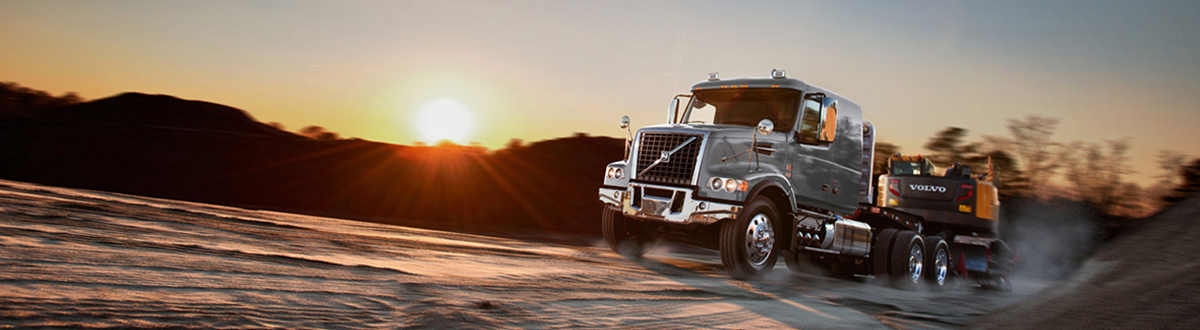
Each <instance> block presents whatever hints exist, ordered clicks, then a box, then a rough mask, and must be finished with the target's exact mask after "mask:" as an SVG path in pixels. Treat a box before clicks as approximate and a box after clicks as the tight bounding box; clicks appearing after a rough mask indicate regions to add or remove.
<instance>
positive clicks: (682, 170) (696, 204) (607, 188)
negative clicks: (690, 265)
mask: <svg viewBox="0 0 1200 330" xmlns="http://www.w3.org/2000/svg"><path fill="white" fill-rule="evenodd" d="M861 127H862V114H861V110H860V108H859V106H858V104H857V103H855V102H854V101H852V100H850V99H848V98H845V97H843V96H841V95H838V94H837V93H834V92H832V91H829V90H826V89H823V88H820V87H818V86H814V85H811V84H809V83H806V82H804V81H801V80H797V79H793V78H789V77H787V75H786V72H784V71H779V70H774V71H772V74H771V77H769V78H743V79H729V80H722V79H720V78H719V76H718V75H712V76H710V78H709V79H708V80H706V81H701V82H699V83H696V84H695V85H693V86H692V88H691V94H685V95H680V96H677V97H676V98H675V99H673V101H672V102H671V106H670V107H669V109H668V122H667V123H666V124H661V125H654V126H648V127H643V128H641V129H638V130H637V132H636V133H633V134H630V135H631V138H632V141H631V143H629V151H628V152H627V158H626V159H624V160H621V161H617V162H613V163H611V164H609V165H608V168H607V169H606V172H605V180H604V185H603V186H602V187H601V188H600V191H599V194H600V200H601V201H602V202H604V203H605V204H607V207H606V210H605V215H604V218H605V219H613V220H612V221H618V222H621V224H619V225H618V227H619V228H609V227H613V226H612V224H609V225H606V226H605V227H606V228H608V229H609V230H608V231H606V233H610V234H613V235H616V236H618V237H611V239H608V240H609V243H610V245H612V246H613V248H614V250H617V251H618V252H620V253H622V254H624V255H629V256H640V255H641V254H642V253H645V250H647V249H648V248H649V247H648V246H649V245H650V244H652V241H653V240H652V238H676V239H678V240H681V241H685V242H688V243H693V244H696V245H700V246H706V247H714V248H720V246H721V244H722V243H721V235H722V234H721V232H722V231H723V230H722V229H721V227H722V226H732V227H740V228H736V229H729V230H736V231H737V232H738V235H737V236H739V237H738V238H729V240H735V241H738V242H740V243H739V244H738V245H739V246H741V245H746V244H749V246H750V249H751V250H754V251H751V252H750V253H749V254H750V256H749V257H748V258H745V259H748V263H745V262H741V261H744V260H741V259H738V260H734V261H733V262H731V263H732V265H733V266H734V268H736V269H739V270H744V271H739V270H735V272H737V273H736V274H735V275H736V276H743V275H744V276H746V277H753V276H755V275H757V274H758V273H761V272H762V271H765V269H769V268H770V267H771V266H773V265H774V264H775V258H776V257H777V255H778V254H779V252H781V250H782V249H776V248H775V247H776V246H777V245H779V246H783V245H788V246H790V245H791V244H792V239H791V234H792V231H793V230H792V228H793V215H795V214H797V213H800V212H805V211H807V212H814V213H819V214H827V215H830V216H834V215H842V216H846V215H851V214H853V213H854V212H855V211H856V210H857V208H858V205H859V195H860V194H859V189H860V186H861V184H860V183H861V180H862V177H864V176H863V170H864V169H863V166H862V159H863V153H862V152H863V148H862V145H863V139H862V129H861ZM867 171H868V173H869V169H868V170H867ZM756 201H757V202H759V203H758V204H755V202H756ZM768 204H769V205H768ZM761 205H767V207H764V208H763V210H762V211H761V212H758V213H757V214H756V215H746V216H745V217H748V219H745V220H746V221H743V222H745V223H744V224H741V225H734V224H725V223H726V222H729V223H733V222H738V218H739V215H742V214H743V213H746V212H745V209H746V208H748V207H750V206H761ZM618 217H619V218H618ZM617 230H619V231H621V233H616V232H614V231H617ZM742 232H746V235H748V237H741V236H746V235H742ZM730 235H733V234H730ZM664 236H665V237H664ZM606 238H610V237H606ZM622 245H624V247H622ZM731 249H732V248H731ZM730 253H733V252H730ZM723 259H725V258H723ZM735 259H736V258H735Z"/></svg>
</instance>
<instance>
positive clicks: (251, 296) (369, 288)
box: [0, 181, 1045, 329]
mask: <svg viewBox="0 0 1200 330" xmlns="http://www.w3.org/2000/svg"><path fill="white" fill-rule="evenodd" d="M598 219H599V215H597V221H599V220H598ZM602 244H603V243H602V242H601V241H589V242H580V243H579V244H575V245H562V244H552V243H541V242H531V241H523V240H515V239H508V238H497V237H489V236H477V235H469V234H460V233H452V232H443V231H432V230H424V229H415V228H408V227H398V226H389V225H380V224H373V223H364V222H357V221H348V220H339V219H330V218H321V217H312V216H303V215H295V214H286V213H278V212H269V211H256V210H244V209H238V208H231V207H224V206H215V205H208V204H198V203H189V202H180V201H171V200H162V199H154V198H145V197H137V196H129V195H121V194H112V193H104V192H95V191H86V190H76V189H63V188H54V187H44V186H38V185H33V184H27V183H20V182H11V181H0V327H6V326H15V327H47V326H49V327H70V328H107V327H120V328H125V327H184V328H189V327H195V328H235V329H243V328H273V327H278V328H397V327H418V328H472V329H474V328H530V327H533V328H568V327H569V328H576V327H583V328H612V327H623V328H624V327H630V328H663V327H669V328H736V329H743V328H788V327H791V328H805V329H870V328H885V329H886V328H955V327H959V326H961V325H963V324H965V323H967V322H969V321H970V320H971V319H973V318H974V317H976V316H979V315H982V314H985V313H988V312H989V311H992V310H995V309H997V308H1000V307H1002V306H1005V305H1008V304H1012V303H1015V302H1019V301H1021V300H1023V299H1025V298H1027V297H1029V296H1030V295H1031V294H1033V293H1034V292H1036V291H1037V290H1038V289H1041V288H1042V287H1044V286H1045V284H1043V283H1037V284H1031V283H1029V282H1024V283H1022V282H1018V283H1017V284H1018V285H1017V290H1016V292H1013V293H997V292H977V291H975V290H973V289H969V288H958V289H954V290H951V291H949V292H943V293H932V292H902V291H897V290H893V289H888V288H882V287H878V286H875V285H873V284H871V283H870V282H871V279H869V278H859V279H857V280H839V279H832V278H826V277H821V276H815V275H807V274H794V273H791V272H789V271H787V270H786V268H785V267H783V266H779V269H776V270H775V271H774V272H772V273H771V274H769V275H768V277H767V279H765V280H762V281H758V282H740V281H734V280H730V279H729V278H728V276H726V275H725V273H724V270H723V269H722V268H721V266H720V261H719V259H718V258H717V256H716V254H715V253H710V252H705V251H699V250H695V249H690V248H684V247H677V246H664V247H660V248H659V249H658V250H656V251H654V252H652V253H651V254H650V255H649V256H648V257H647V259H645V260H642V261H638V262H633V261H629V260H626V259H622V258H620V257H618V256H617V255H615V254H613V253H611V252H610V251H609V250H608V249H607V248H606V247H603V246H602ZM781 264H782V262H781Z"/></svg>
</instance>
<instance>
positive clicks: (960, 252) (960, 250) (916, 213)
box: [864, 154, 1017, 291]
mask: <svg viewBox="0 0 1200 330" xmlns="http://www.w3.org/2000/svg"><path fill="white" fill-rule="evenodd" d="M986 166H987V169H986V170H985V171H984V173H979V174H973V173H972V172H971V167H969V166H966V165H962V164H959V163H955V164H953V165H951V166H950V167H948V168H939V167H937V166H934V164H933V163H932V162H930V161H929V159H928V158H926V157H924V156H921V155H901V154H895V155H892V156H891V157H889V158H888V166H887V174H884V175H880V176H879V187H878V190H877V191H878V194H877V196H876V201H875V205H874V206H873V207H868V208H867V210H864V211H867V213H875V214H881V213H882V214H886V215H887V216H889V217H892V218H894V219H896V220H899V221H902V222H910V223H914V224H919V226H920V228H918V229H919V230H918V231H919V232H920V233H922V234H923V235H928V236H938V237H942V238H943V239H945V241H946V242H947V243H949V245H950V246H949V248H950V249H949V251H948V252H950V254H951V256H950V259H951V263H952V265H951V267H950V268H951V269H953V270H954V272H955V273H957V275H959V276H960V278H964V279H968V280H970V281H972V282H974V283H976V284H979V285H980V286H982V287H984V288H986V289H997V290H1004V291H1008V290H1011V289H1012V282H1011V279H1010V278H1009V276H1010V274H1011V272H1012V266H1013V264H1014V263H1015V262H1016V260H1017V255H1016V253H1015V252H1014V251H1013V250H1011V249H1009V248H1008V246H1007V245H1006V244H1005V243H1004V242H1003V241H1002V240H1000V229H999V224H1000V200H999V198H998V194H997V192H998V191H997V188H996V186H997V183H998V182H997V181H998V175H997V169H996V168H995V166H993V165H992V164H991V160H990V159H989V160H988V164H987V165H986ZM909 219H913V220H909Z"/></svg>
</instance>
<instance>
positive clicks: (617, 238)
mask: <svg viewBox="0 0 1200 330" xmlns="http://www.w3.org/2000/svg"><path fill="white" fill-rule="evenodd" d="M601 225H602V228H601V231H602V232H604V241H605V242H607V243H608V248H610V249H612V250H613V251H614V252H616V253H617V254H620V255H622V256H624V257H627V258H633V259H638V258H641V257H642V256H643V255H645V254H646V252H649V251H650V248H653V247H654V238H653V237H650V235H646V234H637V235H635V234H631V233H638V232H639V230H638V229H639V228H637V224H636V223H634V222H633V221H629V218H626V217H625V216H624V215H622V214H621V213H620V212H618V211H617V210H615V209H613V208H611V207H607V206H605V207H604V216H603V219H602V220H601Z"/></svg>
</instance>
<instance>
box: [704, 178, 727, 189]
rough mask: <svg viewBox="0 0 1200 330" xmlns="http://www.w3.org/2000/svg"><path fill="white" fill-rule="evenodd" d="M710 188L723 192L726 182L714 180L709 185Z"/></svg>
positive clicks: (718, 179) (719, 179)
mask: <svg viewBox="0 0 1200 330" xmlns="http://www.w3.org/2000/svg"><path fill="white" fill-rule="evenodd" d="M708 187H709V188H712V190H721V189H722V188H724V187H725V181H724V180H721V178H712V181H710V182H709V183H708Z"/></svg>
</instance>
